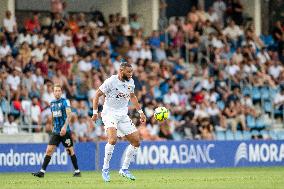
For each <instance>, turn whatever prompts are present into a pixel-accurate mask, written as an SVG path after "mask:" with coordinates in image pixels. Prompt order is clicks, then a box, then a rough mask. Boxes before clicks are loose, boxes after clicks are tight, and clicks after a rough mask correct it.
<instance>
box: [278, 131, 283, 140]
mask: <svg viewBox="0 0 284 189" xmlns="http://www.w3.org/2000/svg"><path fill="white" fill-rule="evenodd" d="M277 137H278V139H279V140H284V130H282V131H279V132H277Z"/></svg>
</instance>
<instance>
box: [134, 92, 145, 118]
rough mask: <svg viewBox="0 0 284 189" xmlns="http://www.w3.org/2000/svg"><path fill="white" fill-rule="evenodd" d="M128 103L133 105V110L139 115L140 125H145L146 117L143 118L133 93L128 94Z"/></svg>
mask: <svg viewBox="0 0 284 189" xmlns="http://www.w3.org/2000/svg"><path fill="white" fill-rule="evenodd" d="M130 101H131V103H132V104H133V105H134V107H135V109H136V110H138V112H139V114H140V121H141V122H142V123H145V122H146V116H145V114H144V112H143V111H142V109H141V105H140V104H139V102H138V99H137V97H136V95H135V94H134V93H130Z"/></svg>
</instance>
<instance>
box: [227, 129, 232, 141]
mask: <svg viewBox="0 0 284 189" xmlns="http://www.w3.org/2000/svg"><path fill="white" fill-rule="evenodd" d="M226 140H234V133H233V132H232V131H231V130H227V131H226Z"/></svg>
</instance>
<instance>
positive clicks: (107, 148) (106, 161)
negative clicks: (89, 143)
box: [103, 143, 114, 169]
mask: <svg viewBox="0 0 284 189" xmlns="http://www.w3.org/2000/svg"><path fill="white" fill-rule="evenodd" d="M113 149H114V145H112V144H109V143H107V144H106V146H105V157H104V165H103V169H108V168H109V161H110V159H111V156H112V153H113Z"/></svg>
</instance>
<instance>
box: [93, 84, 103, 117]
mask: <svg viewBox="0 0 284 189" xmlns="http://www.w3.org/2000/svg"><path fill="white" fill-rule="evenodd" d="M103 95H104V93H103V92H102V91H101V90H100V89H98V90H97V92H96V94H95V98H94V99H93V116H92V120H93V121H96V120H97V118H98V106H99V99H100V97H101V96H103Z"/></svg>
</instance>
